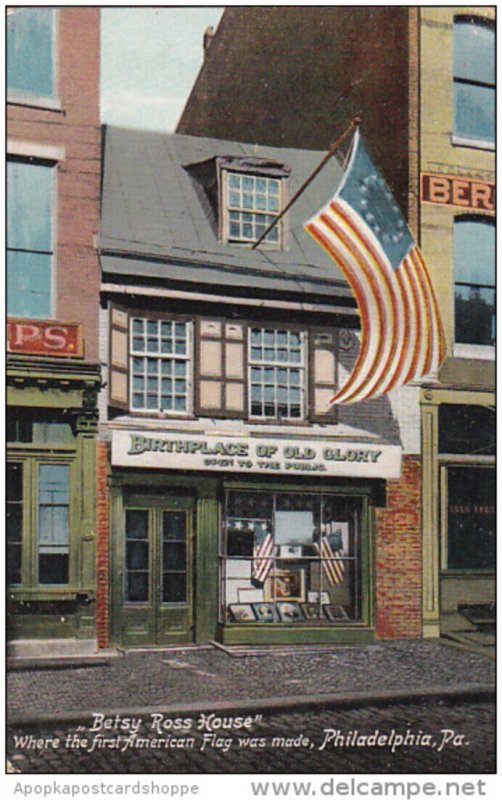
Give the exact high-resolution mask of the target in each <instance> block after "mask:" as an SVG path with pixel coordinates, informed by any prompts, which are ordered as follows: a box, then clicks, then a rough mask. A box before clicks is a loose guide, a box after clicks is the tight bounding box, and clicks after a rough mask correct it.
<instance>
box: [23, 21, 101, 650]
mask: <svg viewBox="0 0 502 800" xmlns="http://www.w3.org/2000/svg"><path fill="white" fill-rule="evenodd" d="M100 145H101V140H100V124H99V9H98V8H57V9H52V8H21V9H12V10H10V11H9V13H8V17H7V158H8V161H7V214H8V219H7V223H8V224H7V315H8V353H7V403H8V409H7V457H8V463H7V572H8V578H7V582H8V619H9V639H10V640H11V648H12V650H13V652H14V653H26V652H29V650H26V648H23V643H26V640H38V641H39V645H38V646H37V647H40V640H41V639H45V640H50V643H49V645H48V646H49V647H51V648H52V647H53V646H54V642H53V640H56V639H57V640H64V641H65V642H66V645H67V651H68V652H71V651H72V649H73V650H75V649H80V650H81V649H82V648H85V647H88V648H89V647H90V648H91V649H92V648H94V647H95V639H96V628H95V590H96V586H95V581H96V575H95V572H96V566H95V561H96V548H95V522H96V520H95V506H96V501H95V497H96V481H95V459H96V452H95V441H96V430H97V393H98V389H99V385H100V369H99V364H98V360H97V359H98V307H99V261H98V257H97V251H96V241H95V237H96V235H97V233H98V230H99V189H100V157H101V153H100Z"/></svg>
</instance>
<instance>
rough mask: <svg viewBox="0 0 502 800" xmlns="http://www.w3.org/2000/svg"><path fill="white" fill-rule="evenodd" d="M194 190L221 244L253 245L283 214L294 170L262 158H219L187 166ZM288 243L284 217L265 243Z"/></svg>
mask: <svg viewBox="0 0 502 800" xmlns="http://www.w3.org/2000/svg"><path fill="white" fill-rule="evenodd" d="M184 168H185V169H186V171H187V172H188V174H189V175H190V177H191V178H192V180H193V185H194V188H195V191H196V192H197V194H198V197H199V199H200V202H201V204H202V206H203V208H204V211H205V212H206V214H207V216H208V219H209V221H210V223H211V226H212V228H213V230H214V233H215V236H217V237H218V240H219V242H223V243H226V244H231V245H239V246H248V247H250V246H251V245H253V244H254V243H255V242H256V241H258V239H259V238H260V236H261V235H262V234H263V233H264V232H265V231H266V230H267V228H268V226H269V225H270V224H271V223H273V221H274V220H275V219H277V217H278V216H279V214H280V212H281V209H283V208H284V206H285V204H286V203H285V201H286V198H287V183H288V178H289V175H290V172H291V168H290V167H288V166H287V165H286V164H281V163H280V162H278V161H273V160H271V159H268V158H259V157H257V156H214V157H213V158H209V159H208V160H207V161H200V162H198V163H195V164H185V165H184ZM283 246H284V223H283V221H282V220H281V221H280V222H278V223H277V224H276V225H275V226H274V227H273V228H272V230H271V231H270V232H269V233H268V234H267V236H266V237H265V239H264V240H263V247H265V248H267V247H268V248H269V249H274V250H279V249H281V248H282V247H283Z"/></svg>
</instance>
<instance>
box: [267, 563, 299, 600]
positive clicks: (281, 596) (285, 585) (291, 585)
mask: <svg viewBox="0 0 502 800" xmlns="http://www.w3.org/2000/svg"><path fill="white" fill-rule="evenodd" d="M265 600H297V601H299V602H303V601H304V600H305V570H304V569H278V568H275V569H273V570H271V572H270V575H269V577H268V578H267V581H266V583H265Z"/></svg>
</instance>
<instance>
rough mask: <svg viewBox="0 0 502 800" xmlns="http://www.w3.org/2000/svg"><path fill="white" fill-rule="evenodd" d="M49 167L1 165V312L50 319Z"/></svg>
mask: <svg viewBox="0 0 502 800" xmlns="http://www.w3.org/2000/svg"><path fill="white" fill-rule="evenodd" d="M54 185H55V167H54V166H49V165H42V164H31V163H27V162H24V161H14V160H10V161H8V162H7V309H8V313H9V314H12V315H13V316H19V317H33V318H47V317H50V316H51V306H52V271H53V254H54V241H53V238H54V223H53V216H54Z"/></svg>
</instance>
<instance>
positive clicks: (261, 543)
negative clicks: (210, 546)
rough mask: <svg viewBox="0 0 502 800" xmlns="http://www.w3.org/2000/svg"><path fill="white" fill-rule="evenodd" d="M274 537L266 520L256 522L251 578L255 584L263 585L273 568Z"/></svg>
mask: <svg viewBox="0 0 502 800" xmlns="http://www.w3.org/2000/svg"><path fill="white" fill-rule="evenodd" d="M273 553H274V539H273V536H272V533H271V531H269V530H268V525H267V523H265V522H258V521H255V523H254V544H253V566H252V569H251V578H252V581H253V583H254V584H255V585H257V586H263V584H264V583H265V581H266V580H267V578H268V575H269V572H270V570H271V568H272V563H273V559H272V556H273Z"/></svg>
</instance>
